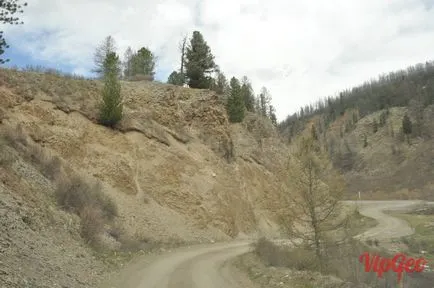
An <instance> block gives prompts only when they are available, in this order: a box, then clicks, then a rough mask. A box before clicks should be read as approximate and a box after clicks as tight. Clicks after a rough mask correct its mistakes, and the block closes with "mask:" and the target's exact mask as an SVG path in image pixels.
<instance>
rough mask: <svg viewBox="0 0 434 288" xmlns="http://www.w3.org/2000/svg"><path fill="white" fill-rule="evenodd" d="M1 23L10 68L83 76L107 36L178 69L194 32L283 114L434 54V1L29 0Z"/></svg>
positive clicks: (161, 66)
mask: <svg viewBox="0 0 434 288" xmlns="http://www.w3.org/2000/svg"><path fill="white" fill-rule="evenodd" d="M28 2H29V5H28V7H26V8H25V12H24V14H23V16H22V19H23V20H24V21H25V24H24V25H20V26H5V27H4V28H2V29H3V30H4V31H5V36H6V38H7V40H8V43H9V44H10V45H11V48H10V49H8V51H7V55H6V56H7V57H9V58H10V59H11V63H10V65H18V66H25V65H27V64H31V65H44V66H48V67H54V68H58V69H62V70H64V71H66V72H74V73H78V74H84V75H88V76H90V74H89V71H90V70H91V68H92V55H93V52H94V49H95V46H96V45H98V44H99V43H100V42H101V41H102V40H103V39H104V38H105V37H106V36H107V35H112V36H113V37H114V38H115V40H116V42H117V46H118V48H119V53H121V55H123V52H124V51H125V49H126V47H127V46H132V47H133V48H134V49H138V48H140V47H142V46H148V47H149V48H150V49H151V50H152V51H154V53H155V54H156V55H157V56H158V59H159V61H158V66H157V79H158V80H162V81H165V80H166V79H167V76H168V75H169V73H170V72H171V71H172V70H174V69H177V68H178V67H179V58H180V57H179V52H178V43H179V41H180V39H181V38H182V35H185V34H188V35H191V32H192V31H194V30H199V31H201V32H202V34H203V35H204V37H205V40H206V41H207V42H208V44H209V45H210V47H211V50H212V52H213V54H214V55H215V57H216V62H217V64H219V66H220V67H221V69H222V70H223V72H224V73H225V74H226V75H227V76H235V77H242V76H243V75H246V76H247V77H249V79H250V80H251V81H252V83H253V87H254V88H255V91H256V92H259V89H260V88H261V87H262V86H265V87H267V88H268V90H269V91H270V93H271V95H272V97H273V104H274V106H275V107H276V109H277V116H278V118H279V120H283V119H284V118H285V117H286V116H287V115H288V114H289V113H293V112H294V111H296V110H298V108H299V107H300V106H301V105H305V104H308V103H312V102H314V101H315V100H317V99H319V98H321V97H324V96H327V95H333V94H334V93H335V92H337V91H340V90H343V89H345V88H349V87H351V86H353V85H357V84H360V83H362V82H363V81H365V80H369V79H371V78H374V77H376V76H378V75H379V74H381V73H383V72H388V71H393V70H397V69H401V68H405V67H407V66H408V65H413V64H416V63H419V62H424V61H427V60H432V59H434V17H433V15H434V8H433V6H434V5H433V4H434V0H345V1H344V0H333V1H322V0H317V1H313V0H303V1H299V0H298V1H293V0H267V1H264V0H261V1H259V0H219V1H217V0H202V1H201V0H146V1H132V0H74V1H66V0H61V1H59V0H29V1H28Z"/></svg>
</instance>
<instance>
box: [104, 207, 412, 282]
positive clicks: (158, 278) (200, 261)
mask: <svg viewBox="0 0 434 288" xmlns="http://www.w3.org/2000/svg"><path fill="white" fill-rule="evenodd" d="M345 202H346V203H349V204H351V203H355V202H352V201H345ZM419 203H420V201H363V202H358V205H359V207H360V210H359V211H360V213H361V214H363V215H365V216H368V217H372V218H375V219H376V220H377V221H378V223H379V224H378V226H376V227H374V228H372V229H369V230H368V231H366V232H364V233H362V234H360V235H358V236H357V237H358V238H365V239H366V238H372V239H374V238H375V239H378V240H386V239H388V240H389V239H391V238H394V237H401V236H405V235H409V234H412V233H413V231H412V229H411V228H410V227H409V225H408V224H407V222H405V221H402V220H400V219H397V218H394V217H392V216H390V215H387V214H385V213H384V212H383V211H384V210H399V209H405V208H407V207H409V206H413V205H417V204H419ZM251 242H252V241H247V240H246V241H235V242H229V243H216V244H208V245H200V246H192V247H186V248H182V249H177V250H175V251H173V252H170V253H165V254H162V255H157V256H153V257H149V256H146V257H140V258H138V259H137V260H136V261H135V263H132V264H130V265H128V267H126V269H124V270H123V271H121V272H119V273H118V274H116V275H112V277H111V278H110V279H107V281H106V282H105V283H104V284H103V285H102V288H117V287H119V288H120V287H128V288H205V287H206V288H238V287H239V288H241V287H242V288H249V287H255V286H254V284H253V283H251V282H250V281H249V280H248V279H247V277H245V276H243V275H242V273H237V271H236V270H235V269H233V267H232V266H231V265H230V260H231V259H232V258H234V257H236V256H238V255H241V254H244V253H246V252H248V251H249V250H250V249H251V248H250V247H251V246H250V245H249V244H250V243H251Z"/></svg>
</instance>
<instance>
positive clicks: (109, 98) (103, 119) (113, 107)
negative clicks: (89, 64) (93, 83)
mask: <svg viewBox="0 0 434 288" xmlns="http://www.w3.org/2000/svg"><path fill="white" fill-rule="evenodd" d="M120 70H121V69H120V65H119V57H118V56H117V55H116V53H115V52H110V53H108V54H107V56H106V59H105V61H104V67H103V71H104V88H103V91H102V103H101V107H100V117H99V122H100V123H101V124H102V125H105V126H108V127H114V126H115V125H116V124H117V123H118V122H119V121H120V120H121V119H122V110H123V108H122V97H121V84H120V82H119V79H118V75H119V72H120Z"/></svg>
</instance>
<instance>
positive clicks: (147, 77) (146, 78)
mask: <svg viewBox="0 0 434 288" xmlns="http://www.w3.org/2000/svg"><path fill="white" fill-rule="evenodd" d="M125 80H126V81H154V76H152V75H144V74H137V75H134V76H131V77H128V78H126V79H125Z"/></svg>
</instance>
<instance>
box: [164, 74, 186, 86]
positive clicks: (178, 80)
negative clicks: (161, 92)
mask: <svg viewBox="0 0 434 288" xmlns="http://www.w3.org/2000/svg"><path fill="white" fill-rule="evenodd" d="M167 83H169V84H172V85H177V86H182V85H183V84H184V81H183V77H182V75H181V73H178V72H176V71H173V72H172V73H170V75H169V78H168V79H167Z"/></svg>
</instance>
